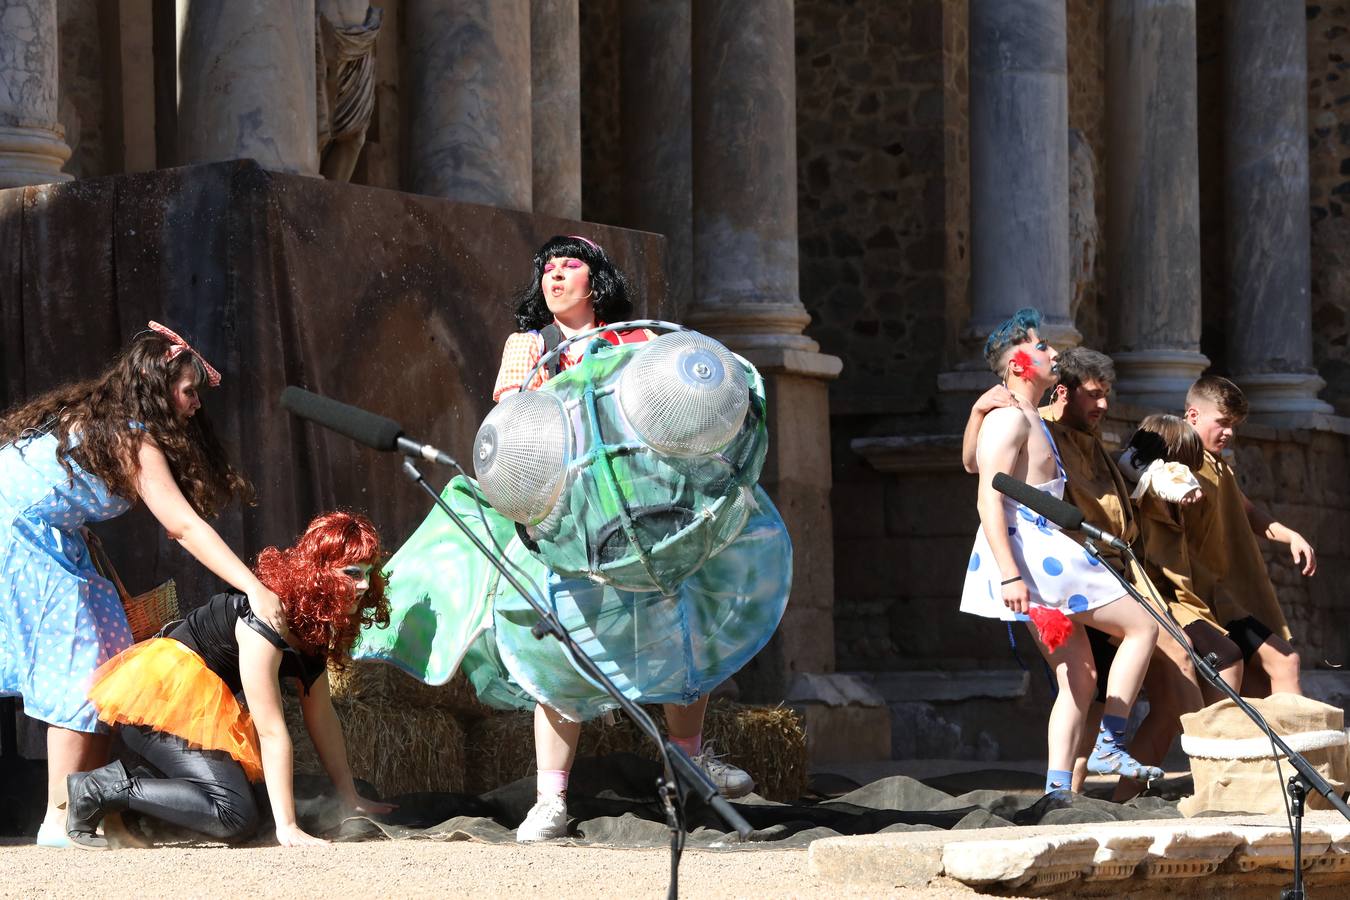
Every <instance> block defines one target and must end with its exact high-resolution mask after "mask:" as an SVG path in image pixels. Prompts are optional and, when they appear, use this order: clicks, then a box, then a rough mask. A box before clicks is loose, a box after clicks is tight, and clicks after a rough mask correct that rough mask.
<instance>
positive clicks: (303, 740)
mask: <svg viewBox="0 0 1350 900" xmlns="http://www.w3.org/2000/svg"><path fill="white" fill-rule="evenodd" d="M283 703H284V707H285V712H286V724H287V726H288V727H289V728H290V732H291V741H292V744H293V746H294V748H295V768H296V771H298V772H304V773H308V774H315V775H321V774H324V770H323V766H322V764H320V762H319V757H318V754H317V752H316V751H315V749H314V744H313V743H312V742H311V741H310V739H309V733H308V732H307V731H306V730H305V726H304V719H303V716H302V714H301V711H300V701H299V700H298V699H297V698H295V697H291V696H286V697H283ZM333 708H334V709H335V710H336V711H337V715H338V719H339V721H341V722H342V733H343V734H344V735H345V737H346V740H347V760H348V762H349V763H350V765H351V769H352V774H353V775H355V776H356V777H357V778H362V779H365V780H366V781H369V782H370V783H372V784H374V785H375V787H376V788H378V789H379V791H380V794H381V796H384V797H395V796H398V795H399V794H407V793H413V792H419V791H448V792H459V791H463V790H464V726H463V725H461V724H460V722H459V721H458V720H457V719H456V718H455V714H454V713H452V712H450V711H448V710H445V709H434V708H428V707H414V706H409V705H407V704H403V703H391V702H387V701H379V700H370V701H367V700H358V699H355V698H352V697H344V698H342V699H334V701H333Z"/></svg>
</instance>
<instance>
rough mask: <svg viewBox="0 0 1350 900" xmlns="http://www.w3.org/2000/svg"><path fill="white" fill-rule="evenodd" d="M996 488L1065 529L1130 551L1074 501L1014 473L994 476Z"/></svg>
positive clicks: (1123, 551)
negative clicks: (1087, 518)
mask: <svg viewBox="0 0 1350 900" xmlns="http://www.w3.org/2000/svg"><path fill="white" fill-rule="evenodd" d="M994 490H996V491H998V492H999V493H1000V494H1005V495H1006V496H1009V497H1011V498H1013V499H1014V500H1016V501H1017V502H1018V503H1020V504H1022V505H1023V506H1025V507H1026V508H1027V509H1029V510H1032V511H1033V512H1038V513H1040V514H1041V515H1043V516H1045V517H1046V518H1047V519H1049V520H1050V521H1051V522H1054V523H1055V524H1056V525H1058V526H1059V527H1060V528H1062V529H1064V530H1065V531H1081V532H1083V534H1085V535H1087V536H1088V537H1090V538H1092V539H1094V540H1098V541H1101V542H1102V543H1103V544H1105V545H1106V546H1108V547H1111V548H1112V549H1114V550H1119V551H1120V552H1121V553H1126V552H1128V551H1129V549H1130V548H1129V545H1128V544H1126V543H1125V542H1124V541H1122V540H1121V539H1120V538H1118V537H1116V536H1115V535H1114V534H1111V533H1110V532H1109V531H1102V530H1101V529H1100V528H1098V527H1097V526H1096V525H1090V524H1088V523H1087V522H1084V521H1083V511H1082V510H1081V509H1079V508H1078V507H1076V506H1074V505H1073V504H1072V503H1065V502H1064V501H1063V500H1061V499H1059V498H1058V497H1056V496H1054V495H1053V494H1047V493H1046V492H1045V491H1043V490H1040V489H1039V488H1034V487H1032V486H1031V485H1029V484H1027V483H1026V482H1025V481H1018V480H1017V479H1016V478H1013V477H1012V476H1010V475H1006V474H1004V473H1003V472H999V473H998V474H996V475H995V476H994Z"/></svg>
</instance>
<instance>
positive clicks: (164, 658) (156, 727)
mask: <svg viewBox="0 0 1350 900" xmlns="http://www.w3.org/2000/svg"><path fill="white" fill-rule="evenodd" d="M381 558H382V553H381V550H380V541H379V536H378V535H377V534H376V532H375V527H374V526H373V525H372V524H371V522H370V520H369V519H367V518H366V517H364V516H360V515H356V514H353V513H347V512H333V513H326V514H324V515H321V516H318V517H317V518H315V519H314V520H313V521H312V522H310V523H309V527H308V528H306V529H305V533H304V534H303V535H301V537H300V539H299V541H297V542H296V545H295V546H294V547H291V548H289V549H286V550H278V549H277V548H275V547H269V548H267V549H266V550H264V551H263V552H262V553H261V554H260V555H259V557H258V561H257V564H256V566H255V568H254V571H255V572H256V573H257V576H258V578H259V580H261V581H262V582H263V583H264V584H266V585H267V586H268V587H269V588H270V589H272V590H273V591H275V592H276V593H277V595H278V596H279V597H280V598H281V603H282V607H283V609H284V611H285V615H286V621H287V624H288V626H289V628H288V633H287V637H285V638H283V637H282V636H280V635H279V634H277V632H276V631H275V630H273V629H272V628H270V627H269V626H268V625H266V624H265V623H263V622H262V621H261V620H259V619H258V617H257V616H255V615H254V613H253V611H252V609H251V608H250V606H249V602H248V598H246V597H245V596H243V595H242V594H217V595H216V596H214V597H212V598H211V599H210V600H209V601H208V602H207V603H206V604H205V605H203V606H201V607H199V608H198V609H196V610H194V611H193V612H192V613H190V614H189V615H188V616H187V618H186V619H183V620H182V621H181V622H178V623H176V624H174V625H172V626H169V627H167V628H166V631H167V636H165V637H157V638H152V639H150V640H148V641H143V642H142V643H139V644H136V645H135V646H133V647H130V648H129V649H127V650H124V651H123V652H122V653H119V654H118V655H117V656H115V657H113V658H112V659H110V660H109V661H108V662H106V663H105V664H104V665H102V666H101V667H99V669H98V671H97V672H95V674H94V680H93V685H92V687H91V688H90V691H89V699H90V701H91V702H92V703H93V704H94V706H95V708H97V710H98V715H99V718H100V719H101V720H103V721H104V722H106V723H108V724H111V725H117V726H120V732H121V735H122V739H123V741H124V743H125V744H126V745H127V746H128V747H129V748H130V749H131V750H132V751H133V752H134V753H136V754H137V755H139V756H140V757H142V758H143V759H144V760H145V761H146V763H148V764H149V766H151V767H152V768H153V769H154V771H153V772H146V771H144V770H143V769H141V768H139V767H138V768H136V769H135V770H134V771H132V772H129V771H128V770H127V769H126V767H125V766H124V765H123V763H122V762H120V761H117V762H113V763H111V764H109V765H106V766H104V767H103V768H101V769H96V770H94V771H92V772H84V773H77V774H74V775H71V776H70V779H69V784H68V791H69V795H70V809H69V814H68V818H67V823H66V826H67V832H68V834H69V836H70V839H71V841H72V842H74V843H75V844H76V845H77V846H80V847H84V848H88V849H101V848H103V847H106V846H107V842H106V840H105V839H104V838H103V837H101V836H99V835H98V834H97V833H96V830H97V827H98V824H99V822H100V821H101V820H102V819H103V817H104V816H105V815H107V814H109V813H113V812H119V811H122V810H127V809H130V810H132V811H135V812H138V813H141V814H143V815H147V816H152V817H154V818H157V819H160V820H163V821H165V822H169V823H171V824H173V825H178V826H181V827H185V828H190V829H192V830H194V831H198V832H201V833H202V834H205V835H207V836H208V837H211V838H213V839H215V840H221V841H227V842H237V841H241V840H244V839H246V838H248V837H249V836H250V835H251V834H252V833H253V832H254V831H255V830H256V828H257V826H258V821H259V812H258V806H257V801H256V800H255V799H254V794H253V789H252V786H251V785H250V781H258V780H262V779H264V778H265V780H266V783H267V794H268V798H269V799H270V801H271V806H272V816H273V819H274V820H275V822H276V836H277V842H278V843H280V844H282V845H283V846H298V845H307V844H321V843H325V842H324V841H322V840H320V839H319V838H316V837H313V836H311V835H309V834H307V833H305V832H304V831H303V830H302V829H301V828H300V826H299V824H297V822H296V816H295V797H294V793H293V790H292V757H293V754H292V747H291V738H290V734H289V732H288V731H287V728H286V722H285V718H284V716H283V713H282V701H281V684H280V679H281V678H283V677H289V678H294V679H296V681H297V683H298V685H299V687H300V691H299V693H300V705H301V709H302V711H303V713H304V718H305V727H306V730H308V732H309V735H310V737H311V738H312V739H313V741H314V747H315V749H316V750H317V751H318V754H319V760H320V761H321V762H322V763H323V766H324V768H325V769H326V770H327V772H328V774H329V776H330V777H331V778H332V780H333V784H334V786H335V788H336V790H337V793H338V796H339V798H340V799H341V800H342V801H343V802H344V803H345V804H346V805H348V806H349V807H351V808H352V809H354V810H356V811H359V812H374V813H381V812H388V811H389V810H391V809H392V808H393V807H392V806H390V805H389V804H386V803H378V802H373V801H369V800H365V799H363V798H362V797H360V796H359V795H358V794H357V792H356V788H355V786H354V784H353V781H352V775H351V770H350V769H349V768H348V765H347V752H346V747H345V745H344V742H343V737H342V728H341V725H340V724H339V722H338V719H337V715H336V713H335V712H334V711H333V704H332V699H331V697H330V695H329V689H328V675H327V666H328V665H332V666H334V667H336V668H342V667H344V666H346V665H347V664H348V663H350V661H351V649H352V645H353V643H354V642H355V640H356V635H357V632H358V630H359V629H360V628H361V626H362V625H387V624H388V623H389V606H388V603H387V601H386V600H385V597H384V581H383V579H382V577H381V575H380V572H379V565H380V562H381ZM240 690H242V691H243V692H244V698H245V700H246V702H247V705H248V709H247V710H245V709H244V708H242V707H241V706H240V704H239V702H238V701H237V700H236V699H235V694H236V693H238V692H239V691H240Z"/></svg>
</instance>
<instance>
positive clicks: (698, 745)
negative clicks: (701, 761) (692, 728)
mask: <svg viewBox="0 0 1350 900" xmlns="http://www.w3.org/2000/svg"><path fill="white" fill-rule="evenodd" d="M670 742H671V743H672V744H674V745H675V746H676V747H679V748H680V749H681V750H683V751H684V752H685V753H686V754H688V755H689V756H698V754H699V751H700V750H702V749H703V735H702V734H701V733H700V734H696V735H694V736H693V737H687V738H677V737H675V736H674V735H672V736H671V738H670Z"/></svg>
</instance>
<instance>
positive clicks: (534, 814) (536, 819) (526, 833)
mask: <svg viewBox="0 0 1350 900" xmlns="http://www.w3.org/2000/svg"><path fill="white" fill-rule="evenodd" d="M560 837H567V798H566V797H565V796H564V795H562V794H553V795H551V796H548V797H540V798H538V799H537V800H536V801H535V804H534V806H532V807H530V812H529V814H528V815H526V816H525V821H524V822H521V823H520V827H519V828H518V829H516V843H518V844H530V843H533V842H535V841H551V840H554V839H555V838H560Z"/></svg>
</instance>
